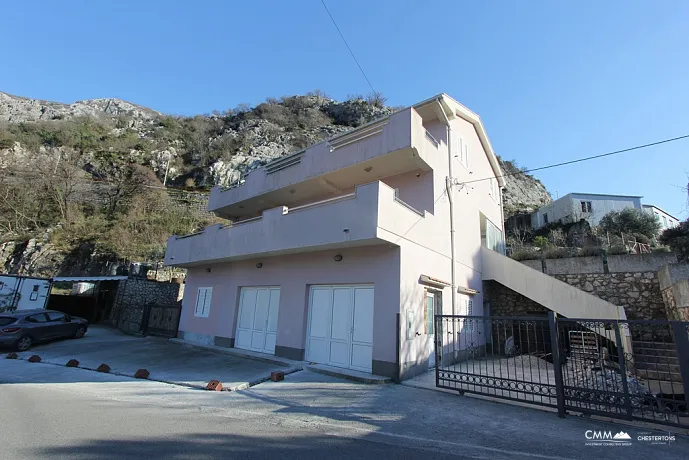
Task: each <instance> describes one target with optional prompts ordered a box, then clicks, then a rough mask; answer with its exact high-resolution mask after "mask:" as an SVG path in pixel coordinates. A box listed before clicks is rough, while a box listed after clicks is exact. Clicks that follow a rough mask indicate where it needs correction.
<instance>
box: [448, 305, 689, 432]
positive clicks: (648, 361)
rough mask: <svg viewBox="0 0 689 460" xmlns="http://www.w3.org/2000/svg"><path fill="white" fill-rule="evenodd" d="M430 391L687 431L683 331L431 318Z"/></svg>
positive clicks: (687, 365)
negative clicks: (436, 389)
mask: <svg viewBox="0 0 689 460" xmlns="http://www.w3.org/2000/svg"><path fill="white" fill-rule="evenodd" d="M435 320H436V350H435V353H436V363H437V365H436V385H437V386H438V387H441V388H447V389H453V390H457V391H459V392H460V393H465V392H466V393H476V394H482V395H488V396H492V397H497V398H504V399H510V400H516V401H522V402H528V403H531V404H538V405H543V406H550V407H554V408H557V409H558V414H559V415H560V416H564V415H565V414H566V413H567V411H570V412H576V413H584V414H597V415H605V416H609V417H615V418H623V419H628V420H633V419H637V420H644V421H648V422H654V423H660V424H666V425H675V426H682V427H689V412H688V410H687V403H686V399H685V398H686V396H685V395H686V394H687V393H688V392H689V322H679V321H631V320H630V321H620V320H594V319H572V318H562V317H558V316H557V315H556V314H554V313H552V312H551V313H550V314H549V315H548V317H534V318H525V317H480V316H443V315H439V316H436V318H435Z"/></svg>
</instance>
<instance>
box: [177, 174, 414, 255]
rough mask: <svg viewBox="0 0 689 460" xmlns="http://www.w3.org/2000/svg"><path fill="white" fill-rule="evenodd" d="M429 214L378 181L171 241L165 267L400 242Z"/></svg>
mask: <svg viewBox="0 0 689 460" xmlns="http://www.w3.org/2000/svg"><path fill="white" fill-rule="evenodd" d="M424 218H425V213H424V212H421V211H418V210H416V209H414V208H412V207H411V206H410V205H408V204H406V203H404V202H403V201H401V200H399V199H397V198H396V197H395V193H394V190H393V189H392V188H390V187H389V186H388V185H386V184H384V183H382V182H380V181H375V182H371V183H368V184H365V185H360V186H358V187H356V189H355V192H354V193H351V194H348V195H344V196H340V197H337V198H334V199H329V200H325V201H321V202H316V203H310V204H308V205H304V206H298V207H294V208H287V207H286V206H279V207H276V208H273V209H269V210H266V211H264V212H263V213H262V215H261V216H260V217H256V218H252V219H248V220H244V221H241V222H238V223H235V224H233V225H230V226H222V225H214V226H211V227H207V228H206V229H205V230H203V231H202V232H199V233H195V234H191V235H186V236H172V237H170V238H169V239H168V243H167V252H166V254H165V264H166V265H174V266H182V267H191V266H195V265H200V264H203V263H218V262H230V261H235V260H242V259H250V258H254V257H259V256H260V257H266V256H274V255H281V254H291V253H298V252H308V251H319V250H325V249H334V248H345V247H353V246H366V245H374V244H382V243H392V244H397V243H398V237H397V236H396V235H399V234H403V233H404V232H405V231H406V230H408V228H409V227H410V226H413V225H414V223H415V222H418V221H419V220H420V219H424Z"/></svg>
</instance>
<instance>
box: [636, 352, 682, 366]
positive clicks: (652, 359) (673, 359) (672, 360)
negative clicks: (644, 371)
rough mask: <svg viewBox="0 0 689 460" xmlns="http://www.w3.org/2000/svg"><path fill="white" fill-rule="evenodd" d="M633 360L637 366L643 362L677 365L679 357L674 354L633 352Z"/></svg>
mask: <svg viewBox="0 0 689 460" xmlns="http://www.w3.org/2000/svg"><path fill="white" fill-rule="evenodd" d="M634 351H636V350H634ZM634 362H635V363H636V364H637V365H638V366H640V365H642V364H643V363H651V364H655V363H661V364H676V365H679V358H678V357H677V355H674V356H672V355H666V356H662V355H660V356H659V355H644V354H640V353H634Z"/></svg>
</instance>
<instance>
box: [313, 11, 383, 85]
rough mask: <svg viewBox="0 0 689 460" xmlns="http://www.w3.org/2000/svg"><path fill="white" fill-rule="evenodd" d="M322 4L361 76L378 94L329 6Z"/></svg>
mask: <svg viewBox="0 0 689 460" xmlns="http://www.w3.org/2000/svg"><path fill="white" fill-rule="evenodd" d="M321 3H322V4H323V8H325V11H326V12H327V13H328V16H330V20H331V21H332V22H333V25H334V26H335V28H336V29H337V33H338V34H340V38H342V41H343V42H344V44H345V46H346V47H347V49H348V50H349V54H351V55H352V58H353V59H354V62H356V65H357V67H359V70H361V74H362V75H363V76H364V78H365V79H366V83H368V86H369V87H370V88H371V91H373V92H374V93H375V92H376V90H375V89H373V85H372V84H371V80H369V79H368V77H367V76H366V72H364V69H363V68H362V67H361V64H359V60H358V59H357V58H356V56H355V55H354V51H352V48H351V47H350V46H349V43H347V39H345V37H344V35H342V31H341V30H340V27H339V26H338V25H337V22H335V18H334V17H333V15H332V14H331V13H330V10H329V9H328V6H327V5H326V4H325V1H324V0H321Z"/></svg>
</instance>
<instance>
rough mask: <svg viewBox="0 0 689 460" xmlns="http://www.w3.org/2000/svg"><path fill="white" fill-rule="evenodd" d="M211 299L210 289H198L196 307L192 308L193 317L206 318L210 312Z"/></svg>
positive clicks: (211, 291) (211, 289)
mask: <svg viewBox="0 0 689 460" xmlns="http://www.w3.org/2000/svg"><path fill="white" fill-rule="evenodd" d="M212 297H213V288H212V287H200V288H199V290H198V292H197V293H196V306H195V307H194V316H197V317H199V318H208V314H209V313H210V311H211V298H212Z"/></svg>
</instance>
